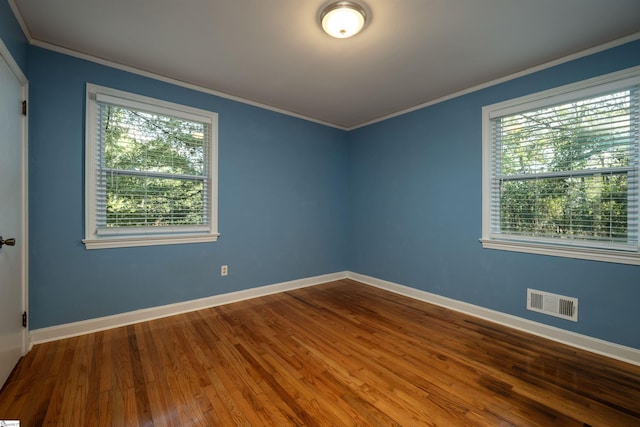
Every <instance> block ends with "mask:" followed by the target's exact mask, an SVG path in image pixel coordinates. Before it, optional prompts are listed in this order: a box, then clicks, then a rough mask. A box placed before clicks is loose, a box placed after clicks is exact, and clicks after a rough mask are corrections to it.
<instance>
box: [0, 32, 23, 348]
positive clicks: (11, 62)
mask: <svg viewBox="0 0 640 427" xmlns="http://www.w3.org/2000/svg"><path fill="white" fill-rule="evenodd" d="M0 56H1V57H2V58H3V59H4V61H5V62H6V63H7V65H8V66H9V69H10V70H11V71H12V72H13V74H14V76H15V77H16V80H17V81H18V83H19V84H20V86H21V92H22V99H23V100H27V101H28V100H29V81H28V80H27V77H26V76H25V74H24V73H23V72H22V69H21V68H20V66H19V65H18V63H17V62H16V61H15V59H14V58H13V56H12V55H11V52H10V51H9V49H8V48H7V46H6V45H5V44H4V42H3V41H2V39H0ZM28 106H29V103H28V102H27V108H28ZM16 108H18V106H16ZM28 120H29V115H28V114H27V115H26V116H22V119H21V122H20V127H21V128H22V129H21V132H20V133H21V136H20V138H21V141H20V147H21V148H20V156H21V159H22V162H21V163H22V165H21V169H22V176H21V177H20V181H21V188H20V197H21V198H22V201H21V205H22V207H21V208H22V218H21V222H22V227H21V229H20V239H22V242H21V247H22V256H21V258H22V266H21V270H22V271H21V284H20V285H21V288H22V289H21V291H22V311H23V312H25V311H28V310H27V309H28V307H29V135H28V132H29V122H28ZM28 350H29V341H28V336H27V328H25V329H24V330H23V331H22V354H23V355H25V354H26V353H27V351H28Z"/></svg>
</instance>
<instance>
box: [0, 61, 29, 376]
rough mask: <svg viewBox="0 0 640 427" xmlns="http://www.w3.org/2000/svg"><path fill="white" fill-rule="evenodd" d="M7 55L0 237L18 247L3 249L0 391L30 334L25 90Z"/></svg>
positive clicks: (0, 117) (0, 72) (1, 102)
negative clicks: (26, 316) (26, 317)
mask: <svg viewBox="0 0 640 427" xmlns="http://www.w3.org/2000/svg"><path fill="white" fill-rule="evenodd" d="M5 52H6V49H2V50H0V236H2V239H3V240H5V241H6V240H8V239H15V245H13V246H12V245H11V243H12V242H11V241H9V244H3V245H2V247H0V387H1V386H2V385H3V384H4V383H5V381H6V379H7V377H8V376H9V374H10V373H11V370H12V369H13V367H14V366H15V364H16V363H17V362H18V359H20V357H21V356H22V355H23V354H24V350H25V336H26V334H25V329H24V328H23V327H22V312H23V310H24V306H25V302H24V301H25V292H24V286H25V280H24V279H25V275H26V268H25V266H26V264H25V261H26V258H25V257H26V254H25V248H26V246H25V243H26V242H25V241H24V240H25V239H24V237H25V235H26V231H25V229H26V228H25V222H26V218H25V212H24V210H25V206H26V203H25V198H24V197H25V194H26V191H25V184H26V182H25V181H26V179H25V174H24V171H25V162H24V155H25V154H26V153H25V152H26V150H23V147H25V146H26V145H24V146H23V126H24V118H23V116H22V111H21V104H22V98H23V97H22V92H23V87H22V84H21V82H20V81H19V80H18V78H19V77H17V76H16V74H14V72H13V71H12V67H10V66H9V63H14V62H13V59H11V58H10V57H9V59H8V60H7V54H5ZM13 68H15V67H13ZM20 74H21V73H20ZM21 79H22V80H23V81H24V82H25V83H26V80H25V79H24V77H23V76H21ZM0 243H2V242H0Z"/></svg>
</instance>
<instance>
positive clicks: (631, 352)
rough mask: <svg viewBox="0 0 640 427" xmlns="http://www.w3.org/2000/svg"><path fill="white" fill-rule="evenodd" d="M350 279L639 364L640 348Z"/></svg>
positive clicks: (383, 282) (352, 276) (400, 287)
mask: <svg viewBox="0 0 640 427" xmlns="http://www.w3.org/2000/svg"><path fill="white" fill-rule="evenodd" d="M347 277H348V278H349V279H353V280H356V281H358V282H361V283H364V284H367V285H370V286H375V287H377V288H381V289H384V290H387V291H391V292H394V293H397V294H400V295H404V296H407V297H410V298H414V299H417V300H420V301H424V302H428V303H431V304H434V305H438V306H441V307H444V308H448V309H451V310H455V311H458V312H461V313H464V314H468V315H471V316H474V317H479V318H481V319H484V320H488V321H490V322H494V323H498V324H500V325H503V326H507V327H509V328H513V329H517V330H520V331H523V332H528V333H530V334H533V335H537V336H539V337H543V338H548V339H550V340H553V341H556V342H559V343H561V344H566V345H570V346H572V347H577V348H580V349H582V350H586V351H590V352H592V353H597V354H600V355H602V356H607V357H611V358H613V359H617V360H621V361H623V362H627V363H631V364H633V365H638V366H640V350H638V349H635V348H632V347H626V346H623V345H620V344H615V343H611V342H608V341H604V340H601V339H598V338H592V337H589V336H587V335H582V334H578V333H576V332H571V331H566V330H564V329H560V328H556V327H553V326H548V325H544V324H542V323H538V322H534V321H532V320H527V319H523V318H521V317H517V316H513V315H510V314H506V313H501V312H499V311H495V310H490V309H488V308H484V307H480V306H477V305H473V304H469V303H466V302H462V301H457V300H454V299H451V298H447V297H443V296H440V295H436V294H432V293H429V292H426V291H421V290H419V289H415V288H411V287H408V286H404V285H399V284H397V283H393V282H389V281H386V280H382V279H377V278H375V277H370V276H366V275H363V274H359V273H353V272H348V273H347Z"/></svg>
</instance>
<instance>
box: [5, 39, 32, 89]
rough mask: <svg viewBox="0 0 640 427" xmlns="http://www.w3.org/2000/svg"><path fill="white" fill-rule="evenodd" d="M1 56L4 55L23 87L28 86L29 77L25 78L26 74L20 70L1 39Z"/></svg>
mask: <svg viewBox="0 0 640 427" xmlns="http://www.w3.org/2000/svg"><path fill="white" fill-rule="evenodd" d="M0 55H2V57H3V58H4V60H5V61H6V62H7V65H8V66H9V69H10V70H11V71H12V72H13V74H14V75H15V76H16V79H18V82H19V83H20V84H21V85H22V86H24V85H26V84H27V82H28V80H27V76H25V74H24V73H23V72H22V69H21V68H20V66H19V65H18V63H17V62H16V60H15V59H14V58H13V55H11V51H9V48H8V47H7V45H6V44H4V42H3V41H2V39H0Z"/></svg>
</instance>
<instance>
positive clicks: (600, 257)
mask: <svg viewBox="0 0 640 427" xmlns="http://www.w3.org/2000/svg"><path fill="white" fill-rule="evenodd" d="M480 242H481V243H482V247H483V248H485V249H497V250H501V251H512V252H524V253H530V254H538V255H550V256H558V257H565V258H577V259H587V260H591V261H602V262H613V263H618V264H631V265H640V254H639V253H638V252H624V251H617V250H606V249H591V248H574V247H567V246H559V245H545V244H540V243H527V242H510V241H504V240H492V239H480Z"/></svg>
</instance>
